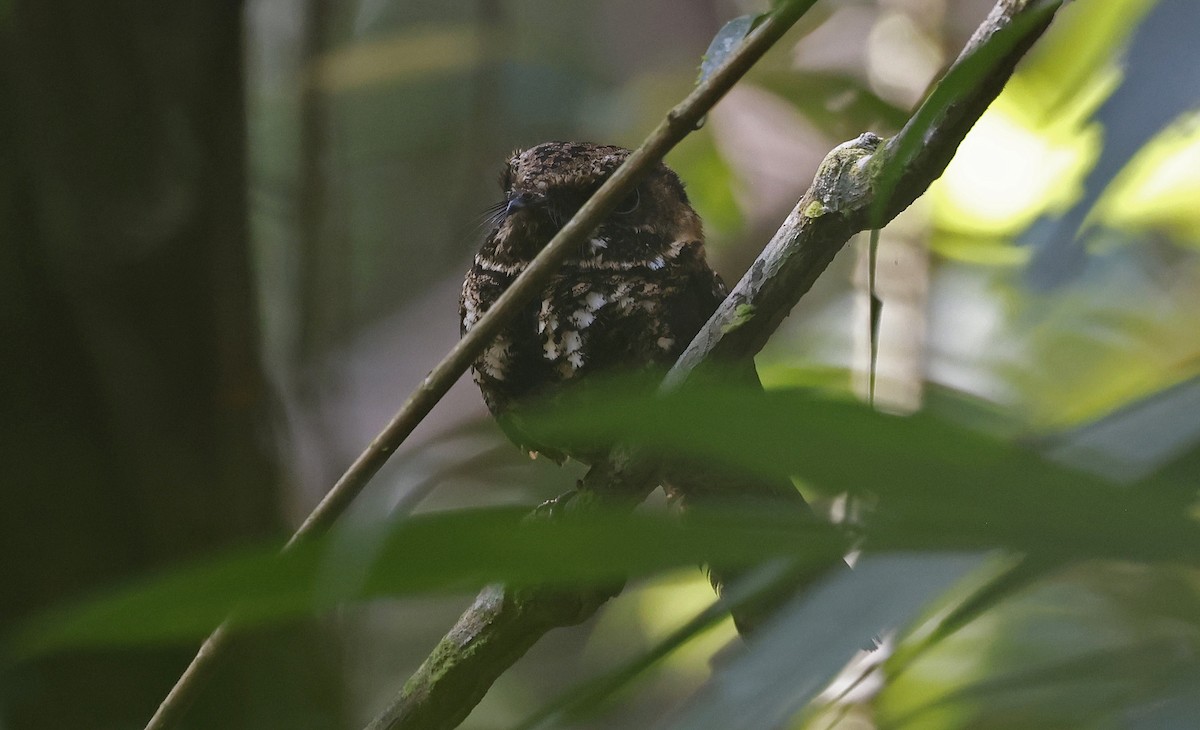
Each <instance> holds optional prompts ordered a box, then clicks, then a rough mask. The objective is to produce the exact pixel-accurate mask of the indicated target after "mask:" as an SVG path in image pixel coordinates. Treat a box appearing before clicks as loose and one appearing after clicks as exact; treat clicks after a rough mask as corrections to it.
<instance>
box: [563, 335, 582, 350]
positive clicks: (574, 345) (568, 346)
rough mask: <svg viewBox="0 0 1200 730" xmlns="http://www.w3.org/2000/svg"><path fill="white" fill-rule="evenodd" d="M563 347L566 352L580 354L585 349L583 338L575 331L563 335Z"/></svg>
mask: <svg viewBox="0 0 1200 730" xmlns="http://www.w3.org/2000/svg"><path fill="white" fill-rule="evenodd" d="M562 346H563V351H564V352H567V353H572V352H578V351H579V350H580V349H581V348H582V347H583V338H582V337H580V336H579V333H578V332H576V331H575V330H567V331H566V332H564V333H563V338H562Z"/></svg>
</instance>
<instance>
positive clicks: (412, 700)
mask: <svg viewBox="0 0 1200 730" xmlns="http://www.w3.org/2000/svg"><path fill="white" fill-rule="evenodd" d="M1059 5H1060V3H1059V2H1044V3H1039V2H1036V1H1035V0H999V2H997V4H996V7H995V8H994V9H993V11H992V13H991V14H990V15H989V16H988V18H987V19H986V20H985V21H984V23H983V24H982V25H981V26H980V28H979V29H978V30H977V31H976V33H975V35H974V36H973V37H972V39H971V41H970V42H969V43H968V45H967V47H966V48H965V49H964V51H963V53H962V54H961V55H960V56H959V58H958V60H957V61H956V62H955V66H954V67H952V69H951V71H950V72H949V74H948V75H947V78H950V77H951V76H953V75H954V74H955V71H956V70H958V69H961V68H962V67H963V65H964V64H971V63H981V62H984V63H986V66H985V67H983V68H982V75H981V76H980V77H979V79H977V80H976V82H975V83H972V84H970V85H969V87H968V88H967V89H966V90H965V91H963V92H959V93H955V94H954V95H953V96H954V98H953V99H952V100H951V101H950V103H947V104H944V105H943V104H940V101H941V100H943V99H944V98H945V97H944V95H943V96H941V97H939V95H938V91H937V90H935V91H934V93H933V94H932V95H931V96H930V98H929V99H928V100H927V101H926V103H925V104H923V105H922V107H921V109H918V111H917V113H916V114H914V116H913V118H912V119H911V120H910V122H909V124H908V125H906V127H905V129H904V130H903V131H902V132H901V133H900V134H899V135H897V136H896V137H895V138H893V139H892V140H890V141H889V142H887V143H886V144H882V141H881V140H879V138H878V137H875V136H874V135H863V136H862V137H859V138H858V139H857V140H854V141H853V142H849V143H846V144H844V145H841V146H839V147H838V148H837V149H835V150H834V151H833V152H831V153H830V155H829V156H828V157H826V160H825V162H824V163H822V165H821V168H820V169H819V170H818V172H817V175H816V177H815V179H814V180H813V185H812V187H811V188H810V189H809V192H808V193H806V194H805V196H804V198H802V199H801V201H800V202H799V203H798V204H797V206H796V208H795V209H794V210H793V211H792V213H791V214H790V215H789V216H788V218H787V220H786V221H785V222H784V224H783V226H782V227H781V228H780V229H779V231H778V232H777V233H776V234H775V236H774V237H773V238H772V240H771V242H770V244H768V246H767V248H766V249H765V250H764V252H763V254H762V255H761V256H760V257H759V258H758V260H757V261H756V262H755V263H754V265H753V266H752V267H751V268H750V270H749V271H748V272H747V273H746V275H745V276H744V277H743V278H742V280H741V281H740V282H738V285H737V286H736V287H735V288H734V290H733V292H732V293H731V294H730V295H729V297H728V298H727V299H726V300H725V302H724V303H723V304H722V305H721V307H720V308H719V309H718V310H717V312H716V314H714V315H713V317H712V319H710V320H709V322H708V324H707V325H705V327H704V329H703V330H702V331H701V333H700V334H699V335H698V336H697V337H696V339H695V340H693V342H692V343H691V345H690V346H689V347H688V349H687V351H686V352H684V354H683V355H682V356H681V357H680V359H679V361H678V362H677V363H676V365H675V367H674V368H673V369H672V371H671V373H670V374H669V375H668V378H667V381H666V383H664V387H668V388H670V387H675V386H677V385H678V384H680V383H682V382H683V381H684V380H685V379H686V378H687V377H688V376H689V375H690V374H691V373H693V372H694V371H695V370H696V369H697V368H698V367H700V366H701V365H705V364H708V363H714V362H729V361H736V360H739V359H744V358H747V357H751V356H753V355H754V354H755V353H757V352H758V351H759V350H760V349H761V348H762V346H763V345H764V344H765V343H766V341H767V339H768V338H769V337H770V336H771V334H772V333H773V332H774V331H775V329H776V328H777V327H778V326H779V323H780V322H781V321H782V320H783V318H784V317H785V316H787V314H788V312H790V311H791V309H792V307H794V306H795V304H796V302H797V301H799V299H800V297H801V296H802V295H803V294H804V293H805V292H807V291H808V289H809V288H810V287H811V286H812V284H813V282H814V281H816V278H817V277H818V276H819V275H820V274H821V272H823V271H824V270H825V268H826V267H827V266H828V265H829V262H830V261H832V259H833V257H834V255H835V254H836V253H837V252H838V251H839V250H841V248H842V247H843V246H844V245H845V244H846V242H847V241H848V240H849V239H850V237H851V236H853V235H854V234H855V233H857V232H859V231H862V230H865V229H866V228H867V227H868V225H869V224H872V223H873V225H875V226H882V225H884V224H885V223H886V222H888V221H890V220H891V219H892V218H893V217H895V216H896V215H897V214H898V213H899V212H900V211H902V210H903V209H904V208H906V207H907V206H908V205H909V204H911V203H912V201H913V200H915V199H916V198H917V197H919V196H920V195H921V194H922V193H924V191H925V190H926V188H928V186H929V184H930V183H931V182H932V181H933V180H934V179H936V178H937V177H938V176H939V175H941V173H942V171H943V170H944V169H945V167H946V165H947V164H948V163H949V161H950V159H951V158H952V157H953V156H954V152H955V150H957V148H958V145H959V143H960V142H961V141H962V139H963V137H964V136H965V135H966V133H967V131H968V130H969V129H970V128H971V126H972V125H973V124H974V123H975V121H976V120H977V119H978V118H979V116H980V115H981V114H982V113H983V111H984V110H985V109H986V108H987V107H988V105H990V104H991V102H992V100H993V99H995V97H996V96H997V94H999V92H1000V90H1001V89H1002V88H1003V87H1004V84H1005V83H1006V82H1007V80H1008V78H1009V77H1010V76H1011V75H1012V72H1013V69H1014V67H1015V66H1016V64H1017V62H1018V61H1019V60H1020V58H1021V57H1022V56H1023V55H1024V53H1025V51H1026V50H1028V48H1029V47H1030V46H1031V45H1032V44H1033V42H1034V41H1035V40H1036V39H1037V38H1038V37H1039V36H1040V35H1041V34H1042V32H1043V31H1044V30H1045V29H1046V27H1047V26H1048V25H1049V22H1050V20H1051V19H1052V17H1053V15H1054V13H1055V12H1056V10H1057V8H1058V6H1059ZM1018 20H1020V21H1023V23H1022V24H1019V25H1014V23H1015V21H1018ZM1010 25H1013V27H1014V28H1015V29H1016V30H1015V32H1017V33H1019V35H1018V36H1016V37H1013V38H1009V39H1006V40H1007V41H1008V42H1009V45H1008V46H1005V47H1004V49H1003V50H1002V52H1001V53H999V54H994V55H988V56H983V55H980V54H981V51H982V50H983V49H984V48H985V45H986V44H987V43H988V41H989V40H990V39H991V38H992V37H993V36H994V35H996V34H997V32H999V31H1001V30H1002V29H1004V28H1006V27H1008V26H1010ZM994 49H995V47H994V46H993V47H992V49H991V50H993V51H994ZM981 59H982V60H981ZM914 137H916V139H917V142H918V144H916V145H914V146H911V147H910V148H911V149H912V150H913V152H912V154H908V153H906V147H905V145H906V144H910V143H911V142H912V140H913V139H914ZM884 178H886V180H887V191H888V192H885V193H884V194H882V195H881V194H880V188H881V181H882V180H883V179H884ZM874 211H878V215H877V216H876V217H875V218H874V220H872V213H873V212H874ZM655 484H656V480H655V470H654V468H653V467H651V466H649V465H647V464H646V463H644V462H641V461H639V460H637V459H636V458H634V456H633V455H632V454H631V453H629V452H627V451H625V450H621V449H619V450H618V451H617V452H616V453H614V455H613V456H612V457H611V458H610V459H609V460H608V461H607V462H606V463H602V464H598V465H597V466H595V467H593V468H592V469H591V471H589V472H588V474H587V476H586V477H585V478H584V481H583V482H582V483H581V484H580V491H579V496H577V497H576V498H575V499H573V500H571V501H569V502H568V503H567V508H568V509H569V510H572V511H574V510H583V511H586V510H588V509H591V508H593V506H595V505H601V504H602V505H603V506H604V507H606V508H609V509H611V508H612V507H613V506H622V505H624V506H629V505H632V504H636V503H637V502H640V501H641V500H642V499H644V498H645V496H646V495H647V494H648V493H649V491H650V490H651V489H653V488H654V486H655ZM609 594H613V595H615V591H590V592H579V593H569V592H557V593H553V594H551V593H540V594H539V593H534V594H530V593H526V594H524V595H521V594H519V593H518V592H516V591H511V590H507V589H503V588H499V587H494V588H489V589H488V590H486V591H485V592H484V593H483V594H481V595H480V597H479V598H478V599H477V600H476V603H475V604H474V605H473V606H472V607H471V608H470V609H468V611H467V612H466V613H465V614H464V615H463V617H462V618H461V619H460V620H459V622H458V623H457V624H456V625H455V627H454V629H452V630H451V632H450V633H449V634H447V636H446V637H445V638H443V639H442V641H441V642H440V643H439V644H438V647H437V648H436V649H435V650H434V652H433V653H432V654H431V655H430V656H429V657H428V658H427V659H426V661H425V663H424V664H422V665H421V667H420V668H419V669H418V670H417V672H416V674H414V675H413V677H412V678H411V679H410V680H409V682H408V683H407V684H406V685H405V687H404V689H403V690H402V691H401V692H400V694H399V695H398V696H397V697H396V699H395V700H394V701H393V703H392V704H391V706H390V707H389V708H388V709H387V711H386V712H384V713H383V714H382V715H381V716H380V717H379V718H377V719H376V720H375V721H374V722H373V723H371V725H370V726H369V728H368V730H385V729H386V730H400V729H403V730H416V729H420V730H427V729H433V728H453V727H455V726H457V724H458V723H459V722H461V721H462V719H463V718H465V717H466V715H467V714H468V713H469V712H470V711H471V709H472V708H473V707H474V706H475V704H476V703H478V701H479V700H480V699H481V698H482V697H483V695H484V694H485V693H486V691H487V689H488V688H489V687H490V686H491V684H492V682H494V681H495V679H496V678H498V677H499V676H500V675H501V674H502V673H503V672H504V671H505V670H507V669H508V667H509V666H511V665H512V663H513V662H515V661H516V660H517V659H518V658H520V656H521V655H522V654H523V653H524V651H525V650H526V649H528V648H529V647H530V646H532V645H533V644H534V643H536V641H537V639H538V638H540V637H541V636H542V634H544V633H545V632H547V631H549V630H550V629H551V628H554V627H556V626H566V625H572V624H576V623H579V622H580V621H583V620H585V619H586V618H588V617H589V616H590V615H591V614H592V613H594V612H595V611H596V610H597V609H598V608H599V607H600V605H602V604H603V602H604V601H605V600H607V599H608V598H609V597H610V595H609Z"/></svg>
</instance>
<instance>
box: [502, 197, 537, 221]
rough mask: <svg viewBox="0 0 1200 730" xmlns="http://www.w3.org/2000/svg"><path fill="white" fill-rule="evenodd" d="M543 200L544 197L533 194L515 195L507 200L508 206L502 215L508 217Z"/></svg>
mask: <svg viewBox="0 0 1200 730" xmlns="http://www.w3.org/2000/svg"><path fill="white" fill-rule="evenodd" d="M542 200H544V196H541V195H537V194H535V193H517V194H516V195H514V196H513V197H511V198H509V200H508V205H507V206H505V208H504V215H505V216H510V215H512V214H513V213H516V212H517V211H518V210H523V209H525V208H529V207H531V206H534V205H537V204H538V203H540V202H542Z"/></svg>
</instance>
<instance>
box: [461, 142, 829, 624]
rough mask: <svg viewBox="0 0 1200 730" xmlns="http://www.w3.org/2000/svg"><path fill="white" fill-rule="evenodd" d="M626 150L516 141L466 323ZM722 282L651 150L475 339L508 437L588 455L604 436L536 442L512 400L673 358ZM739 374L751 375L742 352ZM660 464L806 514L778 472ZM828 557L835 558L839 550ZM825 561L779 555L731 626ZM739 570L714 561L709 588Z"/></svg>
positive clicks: (691, 495) (708, 489) (480, 379)
mask: <svg viewBox="0 0 1200 730" xmlns="http://www.w3.org/2000/svg"><path fill="white" fill-rule="evenodd" d="M628 156H629V151H628V150H626V149H623V148H621V147H611V146H605V145H594V144H586V143H579V142H546V143H543V144H539V145H537V146H536V147H531V148H529V149H527V150H524V151H518V152H516V153H515V154H513V155H512V157H511V158H510V159H509V160H508V163H507V165H506V166H505V168H504V171H503V174H502V176H501V180H500V183H501V187H502V188H503V190H504V199H503V200H502V201H501V202H500V203H499V204H498V205H497V206H495V208H494V209H493V210H492V215H493V218H492V223H493V226H492V229H491V231H490V233H489V234H488V236H487V239H486V240H485V241H484V243H483V246H482V247H481V248H480V250H479V253H478V254H477V255H476V256H475V261H474V264H473V265H472V266H471V270H470V271H469V272H468V273H467V276H466V280H465V281H464V282H463V290H462V299H461V306H460V315H461V320H462V332H463V333H464V334H465V333H466V332H467V331H469V330H470V329H471V327H473V326H474V325H475V323H476V322H478V321H479V318H480V317H481V316H482V315H483V313H484V312H486V311H487V310H488V308H489V307H490V306H491V305H492V303H493V302H495V301H496V299H498V298H499V297H500V295H501V294H502V293H503V292H504V291H505V289H507V288H508V286H509V285H510V284H512V282H513V280H514V279H516V278H517V276H518V275H520V273H521V272H522V271H524V270H525V267H526V266H528V265H529V262H530V261H532V260H533V258H534V256H536V255H537V254H538V252H539V251H541V250H542V248H544V247H545V246H546V244H547V243H549V242H550V239H551V238H553V237H554V235H555V234H556V233H557V232H558V231H559V229H560V228H561V227H562V225H563V224H564V223H565V222H566V221H567V220H568V219H569V218H570V217H571V216H572V215H573V214H574V213H575V212H576V211H577V210H578V209H579V207H580V206H581V205H583V203H584V202H585V201H586V200H587V199H588V197H589V196H591V194H592V193H593V192H595V191H596V189H597V188H599V187H600V185H601V184H602V183H603V182H604V181H605V180H606V179H607V178H608V176H609V175H610V174H612V172H613V171H614V170H616V169H617V167H618V166H620V164H621V163H622V162H624V160H625V158H626V157H628ZM725 295H726V289H725V285H724V283H722V281H721V278H720V277H719V276H717V274H716V272H714V271H713V270H712V268H710V267H709V265H708V261H707V260H706V258H705V253H704V233H703V230H702V227H701V223H700V217H699V216H698V215H696V211H694V210H692V207H691V205H690V204H689V202H688V197H687V194H686V193H685V192H684V189H683V183H682V182H681V181H680V179H679V176H678V175H676V174H675V173H674V172H672V171H671V170H670V169H669V168H668V167H667V166H666V165H663V164H658V165H657V166H655V167H654V169H653V170H651V171H650V173H649V174H648V175H647V176H646V178H645V179H644V180H643V182H642V183H641V184H640V185H639V186H638V187H637V189H635V190H634V191H633V192H631V193H630V194H629V195H628V197H627V198H626V199H625V200H623V201H622V202H621V203H620V204H619V205H618V206H617V207H616V209H615V210H614V211H613V212H612V213H611V214H609V215H608V217H607V218H605V219H604V220H603V222H601V224H600V226H599V228H597V229H596V231H595V232H594V233H593V234H592V237H591V238H590V239H589V240H587V241H586V242H584V243H583V244H582V245H581V246H580V247H579V249H578V251H576V252H574V253H573V255H571V256H569V257H568V258H567V259H566V261H565V262H564V263H563V265H562V267H561V268H560V269H559V271H558V272H557V273H556V274H555V275H554V277H553V278H552V279H551V281H550V282H549V283H548V284H547V285H546V287H545V289H543V290H542V292H541V296H540V297H537V298H536V299H535V300H534V301H532V302H531V303H529V304H528V305H526V306H525V307H524V309H522V310H521V311H520V312H519V313H518V314H517V316H515V317H513V318H512V319H511V320H510V321H509V322H508V324H507V325H505V327H504V329H502V330H501V332H500V333H499V335H498V336H497V337H496V338H495V339H494V340H493V341H492V343H491V344H490V345H489V346H488V348H487V349H486V350H484V352H483V354H481V355H480V356H479V358H478V359H477V360H476V361H475V363H474V367H473V375H474V378H475V382H476V383H478V384H479V388H480V390H481V391H482V392H483V398H484V400H485V401H486V402H487V406H488V408H489V409H490V410H491V412H492V414H493V415H494V416H495V417H496V418H497V420H498V421H499V423H500V425H501V427H502V428H503V429H504V430H505V432H506V433H507V435H508V436H509V438H510V439H512V441H513V442H514V443H516V444H517V445H518V446H521V447H522V448H524V449H526V450H528V451H531V452H538V453H542V454H545V455H547V456H549V457H550V458H553V459H555V460H557V461H562V459H563V458H564V457H565V456H571V457H573V458H575V459H578V460H580V461H583V462H585V463H591V462H593V461H595V460H596V459H597V458H599V457H601V456H603V454H604V452H605V451H606V450H607V445H595V446H588V447H581V446H579V445H577V444H576V445H571V446H567V445H564V444H558V443H554V444H548V443H541V442H539V440H538V439H537V438H536V437H535V436H533V435H531V434H530V433H528V432H527V430H526V429H524V428H523V427H522V421H521V419H520V417H519V414H520V410H521V406H522V405H523V404H524V403H527V402H529V401H530V400H533V399H536V398H540V397H545V396H548V395H553V394H554V393H555V392H556V390H557V389H559V388H560V387H561V386H563V385H565V384H568V383H577V382H578V381H579V380H581V379H586V378H590V377H593V376H595V375H597V374H616V373H637V372H640V371H647V370H650V369H655V368H659V369H661V368H666V367H669V366H670V365H671V364H673V363H674V362H675V360H676V359H677V358H678V357H679V355H680V354H681V353H682V352H683V350H684V348H686V347H687V346H688V343H690V342H691V340H692V338H693V337H694V336H695V335H696V333H697V332H698V331H699V330H700V328H701V326H703V325H704V323H705V322H706V321H708V318H709V317H710V316H711V315H712V313H713V312H714V311H715V310H716V308H717V306H718V305H719V304H720V303H721V301H722V300H723V299H724V298H725ZM745 375H746V377H747V379H748V380H749V382H752V383H754V384H757V382H758V380H757V376H756V374H755V372H754V369H753V366H752V364H751V363H747V364H746V368H745ZM514 416H516V417H514ZM663 477H664V480H665V481H667V482H668V483H667V484H664V487H666V488H667V490H668V492H669V493H672V494H673V495H674V496H677V497H681V498H682V501H683V502H684V503H685V505H686V504H695V503H699V502H709V503H711V502H713V501H714V500H716V501H718V502H721V503H725V502H727V501H730V500H731V499H732V500H733V501H735V502H736V503H738V504H743V505H744V504H748V503H751V502H755V501H757V502H759V503H760V504H762V503H763V502H764V501H767V502H769V507H770V508H771V509H776V508H778V507H780V506H782V507H783V508H784V509H787V510H792V511H793V513H794V514H796V515H798V516H800V517H801V518H805V519H807V518H811V516H812V515H811V511H810V510H809V509H808V505H807V504H806V503H805V502H804V499H803V498H802V497H801V496H800V493H799V492H798V491H796V489H795V488H794V487H793V486H792V484H791V482H790V481H789V480H786V479H784V480H760V479H755V478H753V477H749V476H748V475H745V474H735V473H730V472H728V471H726V470H723V469H720V468H713V467H712V465H698V464H673V465H672V466H671V467H670V468H669V469H667V470H666V473H664V474H663ZM731 485H734V486H733V487H732V488H731ZM830 563H838V564H840V555H835V556H832V558H831V559H830ZM823 570H824V566H817V568H815V569H814V568H812V567H805V568H803V569H801V570H799V571H797V570H794V569H789V571H790V573H791V575H792V577H791V580H790V581H789V582H787V584H786V585H785V586H784V588H782V589H780V588H778V587H776V588H775V589H774V590H773V591H772V592H771V593H770V594H769V595H767V596H765V597H764V598H762V599H760V600H756V601H755V602H751V603H747V604H745V605H744V606H743V607H742V608H741V609H740V610H739V611H735V613H734V620H735V622H736V623H737V624H738V627H739V629H740V630H743V631H744V630H747V629H749V628H751V627H753V626H755V625H757V624H759V623H760V622H761V620H762V619H763V618H764V617H765V616H768V615H770V613H771V612H772V611H773V610H774V608H775V607H776V606H777V605H779V603H780V602H782V601H783V600H785V599H786V598H787V597H788V596H790V595H792V592H793V591H794V590H796V589H798V587H799V586H801V585H803V584H805V583H807V582H808V581H809V580H811V578H812V577H813V575H815V574H818V573H820V572H823ZM739 574H740V572H739V571H727V570H721V569H718V568H717V567H715V566H713V567H711V568H710V577H711V578H712V580H713V585H714V587H716V588H717V589H718V590H721V589H722V587H723V585H724V584H725V583H726V581H727V580H733V579H735V578H737V577H738V576H739Z"/></svg>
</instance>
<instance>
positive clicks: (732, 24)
mask: <svg viewBox="0 0 1200 730" xmlns="http://www.w3.org/2000/svg"><path fill="white" fill-rule="evenodd" d="M764 17H766V15H765V14H762V13H760V14H757V15H739V16H738V17H736V18H734V19H733V20H731V21H729V22H728V23H726V24H725V25H723V26H721V30H719V31H717V34H716V35H715V36H713V39H712V41H710V42H709V44H708V50H707V51H705V52H704V58H702V59H701V60H700V77H699V78H697V79H696V83H697V84H702V83H704V82H705V80H707V79H708V77H709V76H712V75H713V72H715V71H716V70H717V69H718V68H720V67H721V64H723V63H725V59H726V58H728V57H729V54H731V53H733V52H734V51H735V50H737V47H738V46H740V45H741V44H742V40H743V39H744V38H745V37H746V36H747V35H749V34H750V31H752V30H754V27H755V26H756V25H758V24H759V22H760V21H761V20H762V18H764Z"/></svg>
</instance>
